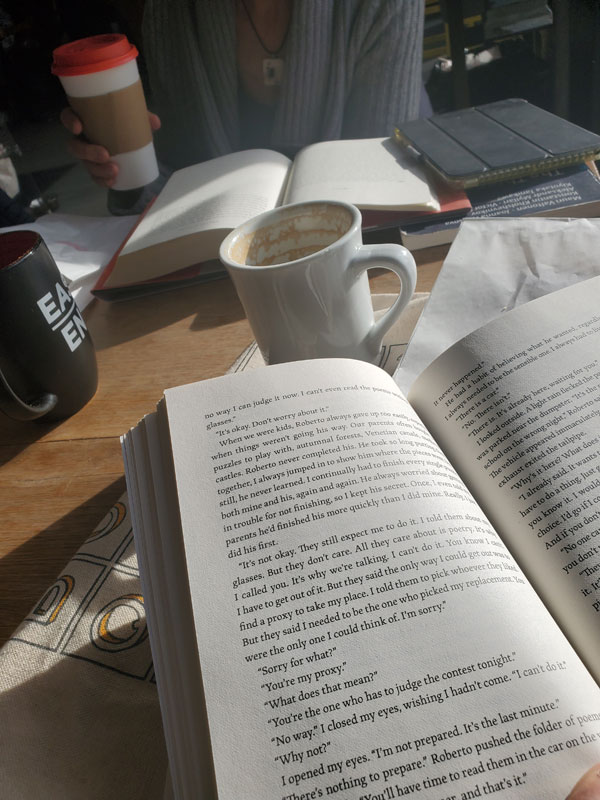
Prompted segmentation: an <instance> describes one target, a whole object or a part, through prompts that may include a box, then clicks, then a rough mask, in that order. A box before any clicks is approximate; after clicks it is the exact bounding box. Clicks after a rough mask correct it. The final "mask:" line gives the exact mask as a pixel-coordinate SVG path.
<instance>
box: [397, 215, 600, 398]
mask: <svg viewBox="0 0 600 800" xmlns="http://www.w3.org/2000/svg"><path fill="white" fill-rule="evenodd" d="M598 274H600V219H546V218H544V219H533V218H529V219H493V220H492V219H470V220H464V221H463V223H462V225H461V227H460V230H459V233H458V235H457V237H456V239H455V240H454V243H453V244H452V247H451V248H450V251H449V253H448V255H447V257H446V259H445V261H444V264H443V266H442V269H441V271H440V274H439V276H438V279H437V281H436V282H435V285H434V288H433V291H432V292H431V296H430V298H429V302H428V303H427V305H426V306H425V309H424V310H423V313H422V314H421V317H420V318H419V321H418V323H417V325H416V327H415V329H414V332H413V335H412V337H411V340H410V342H409V345H408V348H407V350H406V354H405V356H404V358H403V359H402V361H401V362H400V366H399V367H398V369H397V370H396V372H395V373H394V379H395V380H396V383H397V384H398V386H399V387H400V389H402V391H403V392H407V391H408V389H409V388H410V386H411V384H412V383H413V381H414V380H415V378H416V377H417V376H418V375H420V373H421V372H422V371H423V370H424V369H425V367H427V366H428V365H429V364H431V362H432V361H434V360H435V359H436V358H437V357H438V356H439V355H441V353H443V352H444V350H446V349H447V348H448V347H450V346H451V345H453V344H455V342H457V341H459V339H462V337H463V336H466V335H467V334H468V333H471V332H472V331H474V330H476V329H477V328H479V327H480V326H482V325H484V324H485V323H486V322H489V321H490V320H492V319H494V318H496V317H498V316H499V315H500V314H502V313H504V312H505V311H509V310H510V309H511V308H515V307H516V306H518V305H521V304H522V303H526V302H528V301H529V300H533V299H535V298H536V297H540V296H541V295H544V294H548V293H549V292H553V291H556V290H557V289H561V288H563V287H564V286H569V285H571V284H573V283H576V282H577V281H580V280H585V279H586V278H591V277H593V276H594V275H598Z"/></svg>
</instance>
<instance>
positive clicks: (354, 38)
mask: <svg viewBox="0 0 600 800" xmlns="http://www.w3.org/2000/svg"><path fill="white" fill-rule="evenodd" d="M143 41H144V55H145V59H146V64H147V68H148V74H149V78H150V92H151V94H150V100H149V105H150V106H151V107H152V108H153V110H155V111H156V112H157V113H158V114H159V115H160V117H161V120H162V129H161V131H160V132H159V133H158V135H157V137H156V145H157V148H158V151H159V154H160V156H161V158H162V159H163V160H164V161H166V163H167V164H169V165H170V166H171V167H173V168H179V167H182V166H186V165H188V164H191V163H195V162H198V161H202V160H204V159H206V158H212V157H214V156H218V155H223V154H225V153H229V152H232V151H234V150H238V149H240V144H241V142H240V126H239V112H238V97H237V68H236V62H235V3H234V0H147V2H146V8H145V12H144V22H143ZM422 41H423V2H422V0H295V2H294V6H293V12H292V19H291V22H290V29H289V32H288V36H287V40H286V46H285V76H284V82H283V85H282V89H281V96H280V99H279V102H278V105H277V108H276V110H275V119H274V124H273V130H272V135H271V141H270V142H265V143H264V144H265V146H270V147H273V148H276V149H282V150H284V151H286V152H289V151H294V150H297V149H298V148H300V147H302V146H304V145H306V144H310V143H311V142H315V141H327V140H331V139H340V138H344V139H349V138H362V137H371V136H386V135H388V134H391V133H392V131H393V126H394V124H395V123H397V122H399V121H401V120H405V119H412V118H415V117H416V116H418V111H419V100H420V92H421V59H422Z"/></svg>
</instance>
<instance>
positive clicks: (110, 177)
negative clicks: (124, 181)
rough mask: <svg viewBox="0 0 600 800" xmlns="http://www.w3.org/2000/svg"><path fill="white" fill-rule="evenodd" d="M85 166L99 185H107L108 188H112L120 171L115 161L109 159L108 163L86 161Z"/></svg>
mask: <svg viewBox="0 0 600 800" xmlns="http://www.w3.org/2000/svg"><path fill="white" fill-rule="evenodd" d="M83 166H84V167H85V168H86V169H87V171H88V172H89V173H90V176H91V177H92V179H93V180H94V181H95V182H96V183H97V184H98V185H99V186H106V187H107V188H110V187H111V186H112V185H113V184H114V182H115V179H116V177H117V175H118V172H119V167H118V166H117V165H116V164H115V163H114V161H109V162H108V163H107V164H96V163H94V162H93V161H84V162H83Z"/></svg>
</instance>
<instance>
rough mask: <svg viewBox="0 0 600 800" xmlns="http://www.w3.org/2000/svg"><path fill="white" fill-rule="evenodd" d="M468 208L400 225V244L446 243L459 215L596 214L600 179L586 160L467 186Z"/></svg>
mask: <svg viewBox="0 0 600 800" xmlns="http://www.w3.org/2000/svg"><path fill="white" fill-rule="evenodd" d="M466 194H467V196H468V198H469V201H470V203H471V209H470V210H469V211H468V212H467V214H466V215H465V216H464V217H462V218H461V219H456V218H454V219H446V220H439V219H438V218H437V217H435V216H431V217H428V218H425V219H421V220H420V221H419V222H416V223H409V224H406V225H402V226H401V228H400V236H401V239H402V244H403V245H404V246H405V247H407V248H408V249H409V250H421V249H423V248H425V247H434V246H435V245H441V244H449V243H450V242H452V241H454V238H455V236H456V234H457V233H458V229H459V227H460V223H461V222H462V219H466V218H470V217H525V216H529V217H598V216H600V180H599V179H598V176H597V174H596V173H595V171H592V170H591V169H589V168H588V167H587V165H586V164H577V165H576V166H572V167H567V168H565V169H558V170H554V171H553V172H551V173H549V174H548V175H538V176H535V177H530V178H521V179H519V180H514V181H509V182H506V183H497V184H489V185H486V186H476V187H473V188H472V189H466Z"/></svg>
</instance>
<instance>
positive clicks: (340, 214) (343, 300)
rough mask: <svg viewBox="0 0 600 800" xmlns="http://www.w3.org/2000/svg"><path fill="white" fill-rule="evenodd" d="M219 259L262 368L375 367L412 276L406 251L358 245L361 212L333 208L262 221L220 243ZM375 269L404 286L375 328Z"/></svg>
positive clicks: (301, 208) (299, 207)
mask: <svg viewBox="0 0 600 800" xmlns="http://www.w3.org/2000/svg"><path fill="white" fill-rule="evenodd" d="M219 257H220V259H221V262H222V263H223V265H224V266H225V267H226V268H227V271H228V272H229V275H230V276H231V279H232V280H233V283H234V285H235V288H236V290H237V293H238V296H239V298H240V300H241V302H242V305H243V306H244V310H245V312H246V316H247V317H248V320H249V322H250V325H251V327H252V331H253V333H254V336H255V338H256V342H257V344H258V346H259V348H260V351H261V353H262V355H263V357H264V359H265V362H266V363H267V364H277V363H281V362H283V361H298V360H302V359H308V358H325V357H331V358H357V359H360V360H362V361H368V362H371V363H373V362H375V361H376V359H377V356H378V354H379V350H380V348H381V343H382V340H383V336H384V334H385V332H386V331H387V330H388V329H389V328H390V327H391V326H392V325H393V324H394V322H395V321H396V320H397V319H398V317H399V315H400V313H401V312H402V310H403V308H404V307H405V306H406V304H407V303H408V301H409V300H410V298H411V297H412V294H413V292H414V288H415V283H416V276H417V270H416V266H415V262H414V259H413V257H412V255H411V254H410V253H409V252H408V250H406V248H404V247H401V246H400V245H397V244H375V245H363V243H362V236H361V216H360V212H359V210H358V209H357V208H355V207H354V206H352V205H349V204H347V203H338V202H327V201H324V202H311V203H297V204H293V205H288V206H282V207H280V208H277V209H275V210H274V211H267V212H265V213H264V214H260V215H259V216H258V217H254V218H253V219H251V220H249V221H248V222H246V223H244V224H242V225H240V226H239V227H238V228H236V229H235V230H233V231H232V232H231V233H230V234H229V235H228V236H227V237H226V238H225V239H224V241H223V243H222V244H221V249H220V253H219ZM374 267H378V268H384V269H389V270H391V271H392V272H395V273H396V274H397V275H398V277H399V278H400V281H401V288H400V293H399V295H398V297H397V298H396V300H395V302H394V304H393V305H392V307H391V308H390V309H388V311H386V313H385V314H384V315H383V316H382V317H381V318H380V319H379V320H377V321H375V318H374V315H373V306H372V303H371V294H370V289H369V281H368V276H367V270H368V269H371V268H374Z"/></svg>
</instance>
